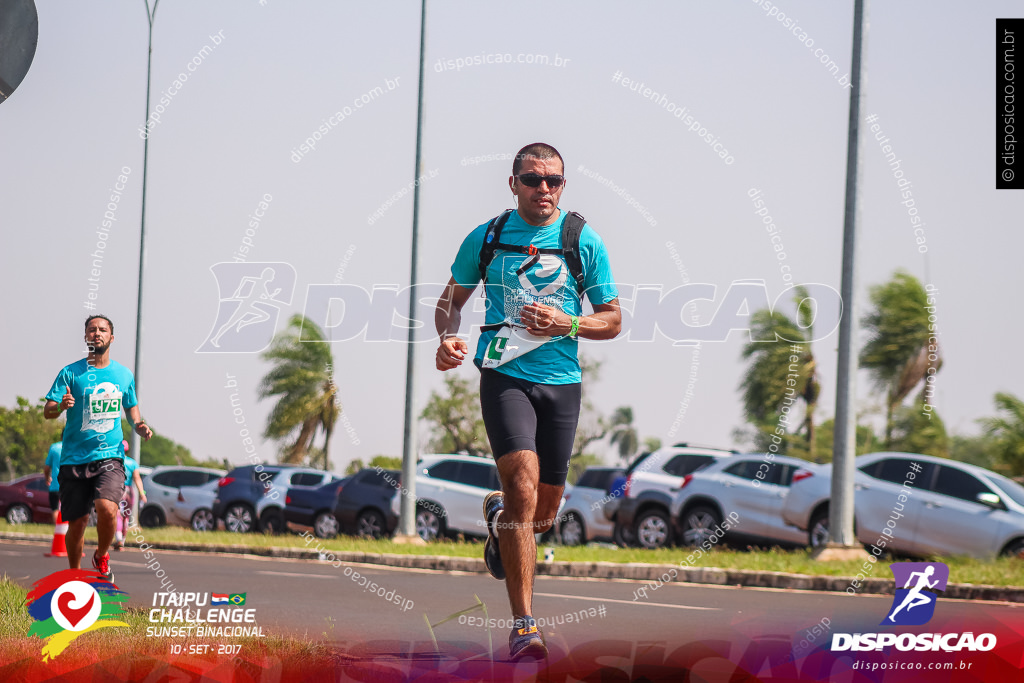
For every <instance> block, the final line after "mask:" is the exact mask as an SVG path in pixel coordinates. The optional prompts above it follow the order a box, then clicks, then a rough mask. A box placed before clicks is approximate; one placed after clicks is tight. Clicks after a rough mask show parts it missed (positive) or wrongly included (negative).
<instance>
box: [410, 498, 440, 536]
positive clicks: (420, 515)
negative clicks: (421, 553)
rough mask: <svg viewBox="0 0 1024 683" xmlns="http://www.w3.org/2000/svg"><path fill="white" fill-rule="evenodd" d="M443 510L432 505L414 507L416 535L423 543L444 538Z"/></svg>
mask: <svg viewBox="0 0 1024 683" xmlns="http://www.w3.org/2000/svg"><path fill="white" fill-rule="evenodd" d="M443 516H444V510H441V509H439V508H438V507H436V506H434V505H424V504H422V503H420V504H418V505H417V506H416V533H417V534H418V535H419V537H420V538H422V539H423V540H424V541H436V540H437V539H438V538H441V537H442V536H444V519H443Z"/></svg>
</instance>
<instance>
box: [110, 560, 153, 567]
mask: <svg viewBox="0 0 1024 683" xmlns="http://www.w3.org/2000/svg"><path fill="white" fill-rule="evenodd" d="M110 564H119V565H122V566H125V567H148V566H149V565H148V564H142V563H141V562H125V561H124V560H111V561H110Z"/></svg>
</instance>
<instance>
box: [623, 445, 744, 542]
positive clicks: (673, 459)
mask: <svg viewBox="0 0 1024 683" xmlns="http://www.w3.org/2000/svg"><path fill="white" fill-rule="evenodd" d="M737 453H738V451H733V450H726V449H724V448H708V447H704V446H691V445H690V444H687V443H677V444H675V445H674V446H666V447H664V448H659V449H658V450H656V451H654V452H653V453H647V454H646V455H641V456H640V457H638V458H637V459H636V460H634V461H633V463H632V464H630V466H629V468H628V469H627V470H626V486H625V490H624V491H623V496H622V498H621V499H620V500H619V505H618V508H617V509H616V513H615V517H616V518H615V532H614V533H615V539H616V542H618V543H619V544H620V545H624V544H625V545H632V544H634V543H635V544H638V545H640V546H641V547H644V548H661V547H664V546H666V545H668V544H670V543H671V542H672V524H671V521H670V520H671V516H670V514H669V509H670V508H671V506H672V496H673V494H675V493H677V492H678V491H679V490H680V489H681V488H682V485H683V478H684V477H685V476H686V475H688V474H692V473H693V472H696V471H697V470H699V469H700V468H702V467H706V466H707V465H710V464H711V463H713V462H715V461H717V460H720V459H722V458H729V457H732V456H733V455H736V454H737Z"/></svg>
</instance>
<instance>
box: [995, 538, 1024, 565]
mask: <svg viewBox="0 0 1024 683" xmlns="http://www.w3.org/2000/svg"><path fill="white" fill-rule="evenodd" d="M999 554H1000V555H1002V556H1004V557H1016V558H1017V559H1020V560H1024V538H1018V539H1017V540H1016V541H1013V542H1011V543H1009V544H1007V546H1006V547H1005V548H1003V552H1001V553H999Z"/></svg>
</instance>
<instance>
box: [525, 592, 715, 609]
mask: <svg viewBox="0 0 1024 683" xmlns="http://www.w3.org/2000/svg"><path fill="white" fill-rule="evenodd" d="M534 595H540V596H543V597H545V598H568V599H570V600H590V601H592V602H618V603H621V604H623V605H647V606H649V607H672V608H674V609H697V610H705V611H709V612H719V611H721V609H722V608H721V607H691V606H690V605H668V604H665V603H664V602H640V601H634V600H617V599H615V598H591V597H589V596H585V595H564V594H562V593H534Z"/></svg>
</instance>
